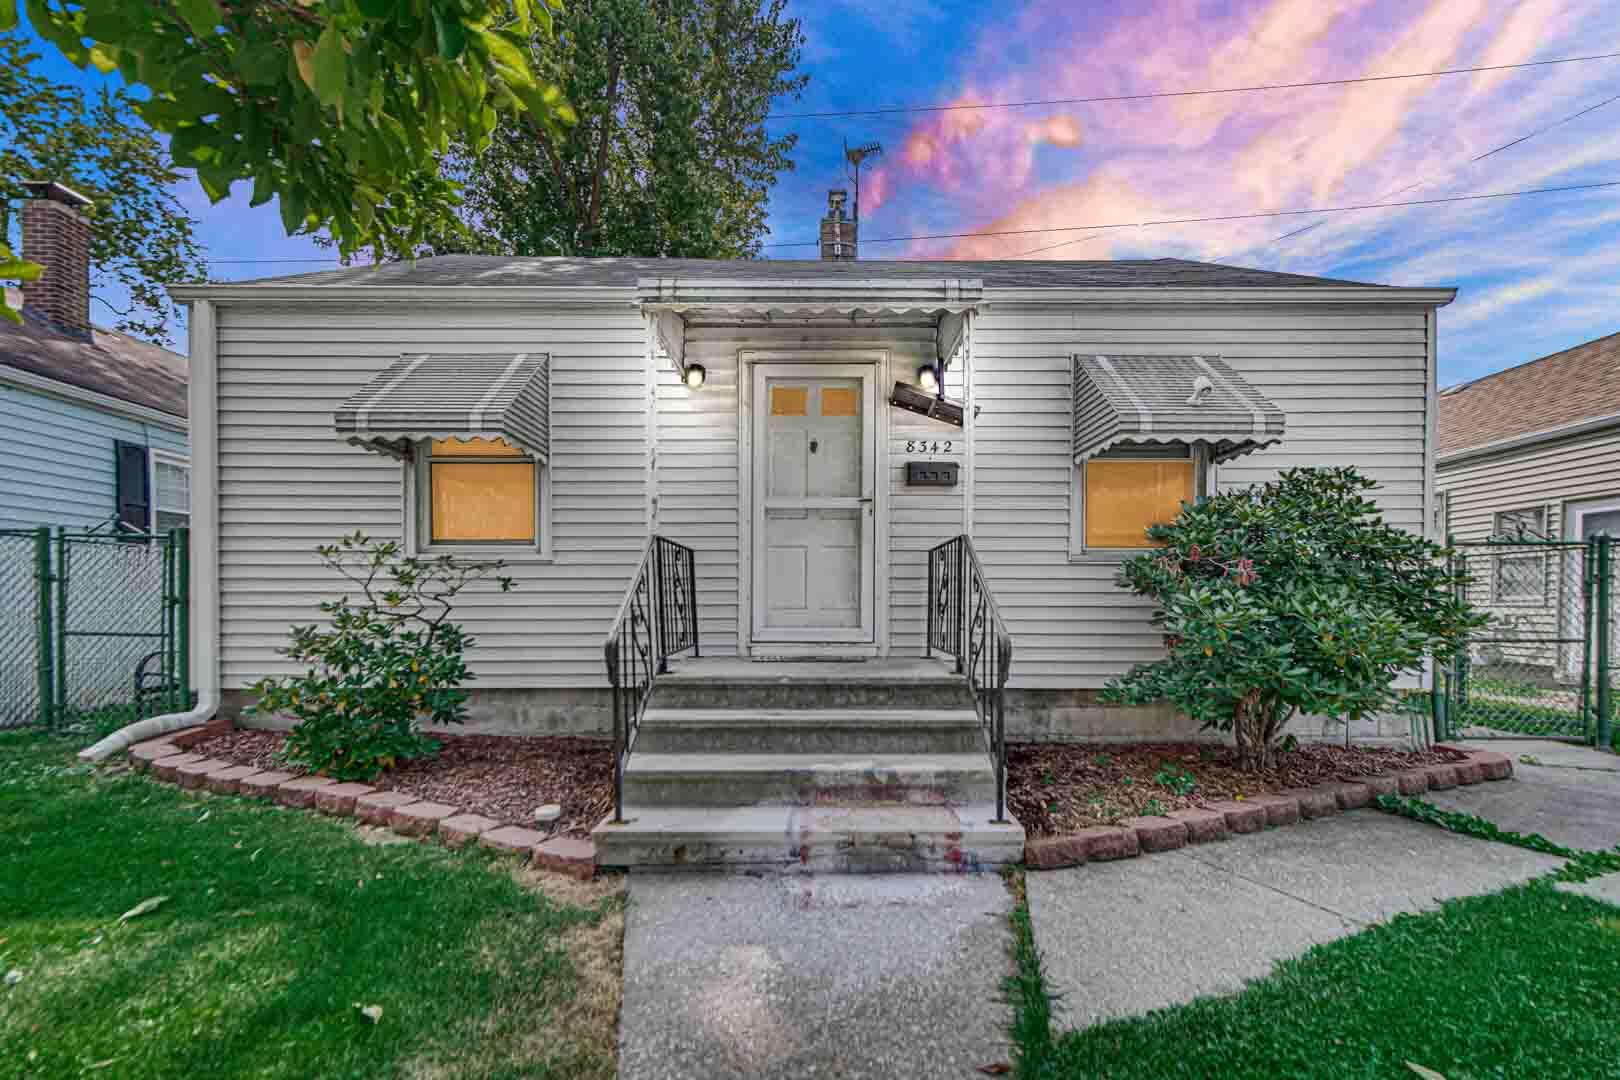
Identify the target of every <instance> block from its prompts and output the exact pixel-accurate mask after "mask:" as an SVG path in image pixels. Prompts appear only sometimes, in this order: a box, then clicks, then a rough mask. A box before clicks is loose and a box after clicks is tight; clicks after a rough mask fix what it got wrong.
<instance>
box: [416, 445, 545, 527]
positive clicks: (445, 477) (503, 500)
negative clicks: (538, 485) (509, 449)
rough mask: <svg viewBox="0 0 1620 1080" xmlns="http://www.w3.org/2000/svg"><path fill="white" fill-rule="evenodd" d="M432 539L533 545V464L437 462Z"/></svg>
mask: <svg viewBox="0 0 1620 1080" xmlns="http://www.w3.org/2000/svg"><path fill="white" fill-rule="evenodd" d="M430 473H431V480H430V483H431V484H432V487H433V505H432V509H431V513H432V521H433V539H434V540H435V541H440V540H448V541H454V540H507V541H513V542H520V541H521V542H532V541H533V540H534V463H533V462H532V461H512V462H506V461H457V462H448V463H443V464H441V463H438V462H435V463H434V464H433V465H432V466H430Z"/></svg>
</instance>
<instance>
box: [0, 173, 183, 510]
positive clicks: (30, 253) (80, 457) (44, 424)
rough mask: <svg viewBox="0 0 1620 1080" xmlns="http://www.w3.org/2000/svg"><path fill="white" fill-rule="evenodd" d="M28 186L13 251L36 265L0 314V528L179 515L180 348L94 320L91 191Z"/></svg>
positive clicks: (181, 452) (54, 186) (9, 294)
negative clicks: (11, 313)
mask: <svg viewBox="0 0 1620 1080" xmlns="http://www.w3.org/2000/svg"><path fill="white" fill-rule="evenodd" d="M28 186H29V188H30V192H31V194H32V195H33V197H32V198H29V199H27V200H25V201H24V202H23V204H22V214H21V217H22V234H23V241H22V251H23V255H24V256H25V257H27V258H30V259H32V260H34V261H35V262H38V263H40V264H42V265H43V266H44V267H45V271H44V273H43V274H42V275H41V277H40V278H39V280H37V281H32V282H27V283H25V284H24V285H23V287H22V288H21V289H20V290H16V291H15V292H13V291H11V290H8V299H9V300H11V301H12V303H11V306H12V307H13V308H20V309H21V312H22V316H23V318H22V322H21V323H20V324H15V323H12V322H10V321H7V320H0V460H3V461H4V462H5V465H4V468H0V529H32V528H38V527H39V526H42V525H44V526H53V527H54V526H66V527H68V528H70V529H93V528H113V527H121V528H124V529H129V530H134V531H137V532H150V531H154V530H166V529H170V528H176V527H179V526H183V525H185V524H187V522H188V520H189V513H190V506H189V496H188V489H189V486H190V485H189V480H190V453H189V450H188V448H187V441H186V359H185V357H183V356H179V355H177V354H175V353H173V352H170V351H169V350H167V349H164V348H161V347H159V346H156V345H152V344H150V343H148V342H144V341H140V340H138V339H136V338H132V337H130V336H128V335H127V334H122V333H119V332H118V331H115V330H109V329H107V328H105V327H101V326H97V325H95V324H94V323H93V322H92V321H91V319H90V225H89V221H88V219H87V218H86V216H85V214H86V212H87V211H88V208H89V200H87V199H85V198H84V196H82V195H80V194H78V193H77V192H75V191H73V190H71V189H70V188H67V187H64V186H63V185H61V184H57V183H48V182H39V183H33V184H30V185H28Z"/></svg>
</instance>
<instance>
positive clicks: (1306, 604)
mask: <svg viewBox="0 0 1620 1080" xmlns="http://www.w3.org/2000/svg"><path fill="white" fill-rule="evenodd" d="M1376 486H1377V485H1376V484H1374V482H1373V481H1371V480H1369V479H1367V478H1366V477H1364V476H1362V475H1361V474H1360V473H1358V472H1357V471H1356V470H1355V469H1352V468H1324V469H1288V470H1286V471H1284V472H1283V473H1282V475H1281V476H1280V477H1279V479H1277V480H1275V481H1272V482H1271V483H1267V484H1261V485H1256V486H1255V487H1252V488H1245V489H1240V490H1236V491H1230V492H1223V493H1221V494H1219V495H1213V496H1210V497H1209V498H1205V499H1201V500H1199V501H1198V502H1197V503H1195V504H1183V506H1182V508H1181V513H1180V514H1179V515H1178V516H1177V517H1176V519H1175V521H1173V522H1170V523H1169V524H1164V525H1155V526H1153V527H1152V528H1150V529H1149V530H1148V535H1149V537H1151V538H1152V539H1153V540H1156V541H1158V542H1159V543H1160V544H1162V545H1163V547H1162V548H1160V549H1159V550H1158V551H1153V552H1145V553H1143V554H1141V555H1138V556H1136V557H1135V558H1132V559H1131V560H1129V561H1128V562H1126V563H1125V565H1124V567H1123V570H1122V577H1123V581H1124V584H1125V585H1126V586H1127V587H1128V588H1130V589H1131V590H1132V591H1133V592H1135V593H1137V594H1138V595H1141V596H1146V597H1150V598H1151V599H1152V600H1153V601H1154V612H1153V621H1154V623H1155V624H1156V625H1157V626H1158V627H1159V628H1160V629H1161V631H1162V632H1163V634H1164V643H1165V650H1166V655H1165V656H1164V657H1163V658H1162V659H1160V660H1155V661H1153V662H1152V663H1147V664H1139V665H1137V666H1136V667H1134V668H1132V669H1131V671H1130V673H1129V674H1127V675H1126V676H1125V677H1124V678H1121V679H1115V680H1113V681H1111V682H1110V683H1109V684H1108V686H1107V688H1106V689H1105V690H1104V692H1103V698H1104V700H1106V701H1113V702H1118V703H1121V704H1128V705H1145V704H1150V703H1153V702H1158V701H1169V702H1170V703H1171V704H1173V705H1174V706H1175V707H1176V708H1177V709H1179V710H1180V711H1181V712H1183V713H1185V714H1186V715H1187V716H1189V717H1192V718H1193V719H1195V720H1198V721H1199V722H1200V723H1201V724H1202V725H1203V726H1204V727H1205V728H1214V729H1216V730H1219V731H1230V732H1232V734H1233V739H1234V741H1235V742H1236V744H1237V750H1238V760H1239V763H1240V764H1241V765H1242V766H1243V767H1244V768H1246V769H1250V770H1256V769H1263V768H1266V767H1268V766H1270V765H1271V764H1272V760H1273V755H1274V751H1275V741H1276V739H1277V738H1278V736H1279V735H1280V734H1281V733H1282V730H1283V728H1284V726H1286V725H1287V723H1288V721H1289V719H1290V718H1292V717H1293V716H1294V715H1295V714H1296V713H1299V712H1303V713H1306V714H1308V715H1317V716H1332V717H1338V718H1340V719H1342V720H1345V721H1352V720H1356V719H1359V718H1360V717H1362V716H1365V715H1369V714H1373V713H1377V712H1380V711H1383V710H1385V709H1388V708H1390V707H1391V706H1392V705H1393V704H1394V701H1395V697H1396V692H1395V689H1394V686H1395V681H1396V679H1397V678H1398V677H1399V676H1400V675H1401V674H1402V673H1406V672H1416V671H1419V670H1421V668H1422V666H1423V662H1424V659H1425V658H1427V657H1430V656H1433V657H1435V658H1437V659H1438V660H1440V661H1442V662H1444V661H1445V660H1447V659H1449V658H1451V657H1452V656H1454V655H1456V653H1457V652H1458V651H1459V650H1461V649H1463V648H1465V647H1466V643H1467V641H1468V637H1469V634H1470V633H1472V632H1473V631H1474V630H1475V629H1476V628H1478V627H1480V626H1483V625H1484V623H1485V621H1486V620H1485V618H1484V617H1483V616H1480V615H1478V614H1476V613H1475V612H1474V611H1473V609H1472V608H1470V606H1469V605H1468V603H1467V602H1466V601H1465V600H1464V599H1462V597H1461V596H1460V595H1459V593H1460V590H1459V589H1457V587H1456V586H1457V584H1458V578H1457V577H1456V576H1454V575H1453V574H1452V573H1451V571H1450V570H1448V564H1447V560H1446V556H1447V554H1448V552H1447V551H1446V550H1445V549H1444V548H1441V547H1439V546H1438V545H1436V544H1433V543H1431V542H1429V541H1428V540H1426V539H1424V538H1423V537H1421V536H1419V535H1417V534H1416V533H1413V532H1410V531H1408V530H1406V529H1400V528H1396V527H1394V526H1392V525H1389V524H1386V523H1385V522H1384V520H1383V519H1382V517H1381V516H1380V514H1379V512H1378V507H1377V505H1376V504H1375V503H1374V502H1373V501H1372V500H1371V499H1370V498H1368V497H1367V493H1368V492H1369V491H1371V490H1372V489H1373V488H1374V487H1376Z"/></svg>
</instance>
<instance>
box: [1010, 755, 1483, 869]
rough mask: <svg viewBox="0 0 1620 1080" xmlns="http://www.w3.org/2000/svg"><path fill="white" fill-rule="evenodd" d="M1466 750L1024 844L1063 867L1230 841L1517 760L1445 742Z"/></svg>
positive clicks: (1030, 860)
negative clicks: (1451, 758)
mask: <svg viewBox="0 0 1620 1080" xmlns="http://www.w3.org/2000/svg"><path fill="white" fill-rule="evenodd" d="M1435 749H1437V750H1450V751H1452V752H1454V753H1458V754H1465V755H1466V759H1465V760H1463V761H1459V762H1450V763H1447V764H1444V765H1426V766H1423V767H1422V768H1417V769H1407V770H1404V771H1402V772H1398V773H1388V774H1385V775H1382V776H1366V777H1363V778H1361V779H1360V780H1354V781H1346V780H1335V781H1332V782H1330V783H1326V784H1317V785H1316V786H1315V787H1309V788H1296V789H1292V790H1289V791H1282V792H1275V793H1270V794H1266V795H1256V796H1254V797H1253V798H1249V799H1230V800H1225V801H1222V802H1216V803H1211V804H1210V805H1209V806H1208V807H1206V808H1204V809H1201V810H1174V811H1171V812H1170V813H1169V814H1166V815H1165V816H1163V817H1135V818H1126V819H1125V820H1124V821H1123V822H1121V823H1120V824H1119V825H1093V826H1091V827H1090V828H1085V829H1081V830H1079V831H1078V832H1072V833H1065V834H1064V835H1062V836H1043V837H1040V838H1038V839H1034V840H1027V841H1025V843H1024V865H1025V866H1027V867H1028V868H1029V869H1031V870H1058V869H1061V868H1063V867H1066V866H1080V865H1082V864H1084V863H1087V862H1107V861H1109V860H1111V859H1130V858H1135V857H1136V856H1137V855H1140V854H1142V853H1144V852H1154V851H1174V850H1176V849H1177V848H1180V847H1185V846H1186V845H1188V844H1207V843H1211V842H1213V841H1216V840H1225V839H1226V838H1227V836H1229V835H1232V834H1235V833H1252V832H1258V831H1260V830H1261V829H1265V828H1275V827H1277V826H1279V825H1293V824H1296V823H1298V822H1300V821H1309V820H1311V819H1314V818H1320V817H1326V816H1328V815H1329V814H1336V813H1338V812H1339V811H1340V810H1359V809H1361V808H1362V807H1364V806H1370V805H1371V804H1372V801H1373V799H1374V798H1376V797H1377V796H1379V795H1396V794H1400V795H1421V794H1423V793H1424V792H1426V791H1429V790H1431V789H1432V790H1434V791H1444V790H1446V789H1447V788H1454V787H1456V786H1457V785H1459V784H1478V783H1481V782H1482V781H1485V780H1508V779H1511V778H1512V776H1513V759H1512V758H1510V757H1508V756H1507V755H1506V754H1497V753H1492V752H1490V751H1484V750H1463V749H1461V748H1459V747H1455V746H1437V747H1435Z"/></svg>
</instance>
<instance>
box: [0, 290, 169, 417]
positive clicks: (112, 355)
mask: <svg viewBox="0 0 1620 1080" xmlns="http://www.w3.org/2000/svg"><path fill="white" fill-rule="evenodd" d="M7 296H8V298H9V299H10V300H11V301H12V303H13V305H14V306H16V305H18V304H20V302H21V296H20V295H19V294H17V293H16V291H15V290H7ZM0 365H4V366H6V367H13V368H16V369H17V370H18V371H26V372H29V373H30V374H33V375H40V376H43V377H44V378H47V379H54V380H56V381H57V382H61V383H67V384H68V385H69V386H77V387H80V388H82V389H85V390H94V391H96V392H97V393H101V394H106V395H108V396H109V397H115V398H118V399H119V400H121V401H129V402H134V403H135V404H137V405H145V406H147V407H149V408H153V409H157V410H158V411H159V412H166V413H170V414H172V415H174V416H179V417H184V416H185V415H186V358H185V357H183V356H181V355H179V354H178V353H173V352H170V351H169V350H168V349H165V348H163V347H162V346H159V345H153V344H151V343H150V342H146V341H141V340H139V339H138V338H132V337H130V336H129V335H128V334H121V333H119V332H118V331H116V330H108V329H106V328H105V327H100V326H97V327H95V328H94V329H93V330H92V331H91V338H90V340H89V341H84V340H82V339H80V338H76V337H73V336H72V335H70V334H64V333H62V332H61V331H59V330H56V329H54V328H53V327H51V326H48V325H46V324H44V323H42V322H39V321H37V320H35V319H31V318H26V317H25V318H24V319H23V323H22V325H21V326H18V325H17V324H15V323H13V322H11V321H10V320H8V319H0Z"/></svg>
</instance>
